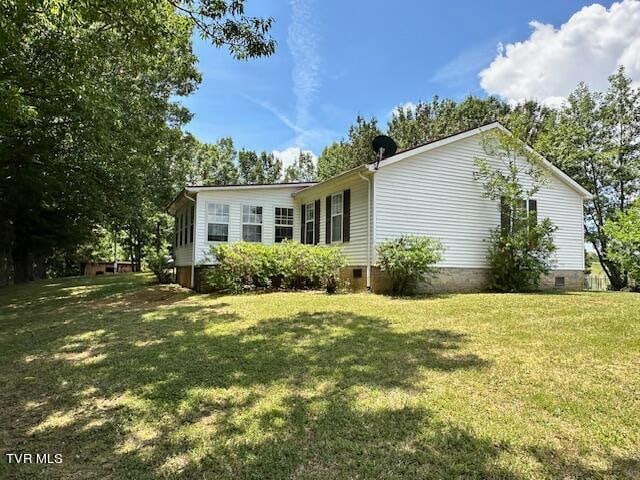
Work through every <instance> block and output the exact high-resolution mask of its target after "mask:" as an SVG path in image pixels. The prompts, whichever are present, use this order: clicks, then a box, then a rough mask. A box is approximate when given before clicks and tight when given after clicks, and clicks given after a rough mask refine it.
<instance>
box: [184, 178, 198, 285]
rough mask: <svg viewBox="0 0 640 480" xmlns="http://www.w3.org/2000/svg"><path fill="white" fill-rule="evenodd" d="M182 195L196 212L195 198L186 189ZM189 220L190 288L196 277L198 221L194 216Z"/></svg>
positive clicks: (195, 212)
mask: <svg viewBox="0 0 640 480" xmlns="http://www.w3.org/2000/svg"><path fill="white" fill-rule="evenodd" d="M184 196H185V198H188V199H189V200H191V201H192V202H193V214H194V215H196V214H197V213H198V212H197V208H196V199H195V198H191V197H190V196H189V194H188V193H187V191H186V190H185V192H184ZM191 220H192V221H193V243H192V244H191V288H192V289H193V287H194V285H195V277H196V265H195V264H196V240H197V239H198V237H197V235H196V233H197V225H198V222H196V219H195V218H193V219H191Z"/></svg>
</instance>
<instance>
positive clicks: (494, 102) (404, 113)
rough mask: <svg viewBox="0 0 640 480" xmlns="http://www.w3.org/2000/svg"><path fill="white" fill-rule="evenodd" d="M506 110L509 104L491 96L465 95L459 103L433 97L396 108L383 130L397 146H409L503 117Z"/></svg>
mask: <svg viewBox="0 0 640 480" xmlns="http://www.w3.org/2000/svg"><path fill="white" fill-rule="evenodd" d="M509 113H510V108H509V105H508V104H507V103H505V102H504V101H502V100H499V99H498V98H496V97H493V96H491V97H488V98H478V97H474V96H469V97H467V98H466V99H464V100H463V101H462V102H461V103H456V102H455V101H453V100H449V99H444V100H441V99H440V98H439V97H437V96H436V97H434V98H433V99H432V100H431V102H418V103H417V104H416V105H415V106H413V107H401V108H398V109H396V110H395V111H394V113H393V115H392V117H391V119H390V120H389V122H388V125H387V131H388V134H389V136H391V137H392V138H393V139H394V140H395V141H396V143H397V144H398V147H399V148H401V149H406V148H413V147H416V146H418V145H421V144H423V143H427V142H431V141H433V140H437V139H438V138H442V137H444V136H447V135H451V134H452V133H457V132H460V131H462V130H468V129H471V128H475V127H478V126H480V125H484V124H487V123H490V122H492V121H495V120H499V119H502V118H505V117H506V116H507V115H508V114H509Z"/></svg>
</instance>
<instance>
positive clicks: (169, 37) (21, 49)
mask: <svg viewBox="0 0 640 480" xmlns="http://www.w3.org/2000/svg"><path fill="white" fill-rule="evenodd" d="M1 8H2V15H1V16H0V32H1V33H0V160H1V163H0V212H1V213H0V222H1V223H2V230H3V233H4V235H3V237H2V238H1V239H0V240H2V242H3V243H2V245H1V246H0V250H1V251H2V252H3V255H2V263H3V265H0V270H2V271H3V272H4V276H5V280H6V277H7V276H8V273H7V272H9V271H11V269H13V271H14V272H15V280H16V281H23V280H27V279H30V278H33V277H34V276H41V275H42V274H43V273H44V270H45V269H46V268H47V258H49V257H50V256H51V255H52V254H53V253H54V252H55V251H56V250H58V249H71V248H73V247H74V246H75V245H78V244H80V243H81V242H82V241H83V240H84V239H86V238H87V237H88V236H89V235H90V232H91V231H92V230H93V229H94V226H95V225H96V224H102V225H118V228H123V229H125V230H126V231H128V232H129V235H130V237H132V240H131V241H132V242H133V243H136V244H139V243H140V242H139V239H133V237H141V236H142V234H141V233H136V232H137V231H142V229H143V226H142V224H143V223H145V222H144V220H143V219H142V218H141V215H143V214H145V213H148V211H149V209H155V210H157V209H158V207H160V206H161V205H162V204H163V203H166V202H167V201H168V200H169V199H170V198H171V196H172V194H173V190H174V188H175V185H176V184H177V183H183V182H184V180H185V178H186V173H187V171H188V168H187V167H188V163H189V162H190V159H189V158H188V157H189V156H190V152H189V151H188V150H189V149H188V148H187V147H188V145H189V138H188V137H187V136H185V134H184V133H183V132H182V130H181V127H182V125H184V123H185V122H187V121H188V120H189V119H190V114H189V112H188V111H187V110H186V109H185V108H184V107H182V106H181V105H180V104H179V103H177V102H176V101H175V98H176V97H178V96H184V95H188V94H190V93H191V92H193V91H194V89H195V88H196V87H197V85H198V83H199V82H200V80H201V78H200V74H199V72H198V71H197V69H196V60H197V59H196V57H195V55H194V54H193V51H192V44H191V41H192V40H191V39H192V33H193V32H194V30H197V31H199V32H200V34H201V35H202V36H203V37H204V38H206V39H208V40H210V41H211V42H212V43H213V45H215V46H226V47H227V48H228V49H229V51H230V53H231V54H232V55H233V56H234V57H236V58H239V59H245V58H253V57H257V56H263V55H269V54H271V53H273V51H274V48H275V42H274V41H273V39H271V37H270V35H269V30H270V28H271V25H272V19H271V18H264V19H263V18H254V17H250V16H247V15H246V14H245V10H244V1H242V0H230V1H224V0H200V1H186V2H177V1H169V0H165V1H151V0H135V1H134V0H130V1H121V2H112V1H108V0H91V1H79V0H78V1H76V0H46V1H42V0H18V1H8V0H4V1H2V4H1Z"/></svg>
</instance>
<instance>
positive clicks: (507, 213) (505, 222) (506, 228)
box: [500, 197, 511, 235]
mask: <svg viewBox="0 0 640 480" xmlns="http://www.w3.org/2000/svg"><path fill="white" fill-rule="evenodd" d="M500 231H501V232H502V235H509V233H510V232H511V207H510V206H509V202H507V199H506V198H505V197H501V198H500Z"/></svg>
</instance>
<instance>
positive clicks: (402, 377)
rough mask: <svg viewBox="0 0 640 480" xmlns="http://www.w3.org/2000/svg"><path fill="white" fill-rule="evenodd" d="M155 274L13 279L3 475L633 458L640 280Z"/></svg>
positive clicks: (1, 326) (0, 396) (518, 474)
mask: <svg viewBox="0 0 640 480" xmlns="http://www.w3.org/2000/svg"><path fill="white" fill-rule="evenodd" d="M149 282H150V278H149V277H148V276H145V275H122V276H119V277H115V278H114V277H105V278H91V279H88V278H82V279H71V280H57V281H48V282H38V283H34V284H31V285H25V286H16V287H8V288H3V289H1V290H0V412H1V413H0V440H1V441H0V450H2V451H1V452H0V453H1V454H2V459H0V477H8V478H25V479H27V478H28V479H30V478H36V477H37V478H73V479H85V478H96V479H98V478H99V479H104V478H123V479H124V478H158V477H160V478H162V477H168V478H172V477H177V476H181V478H194V479H201V478H211V479H224V478H230V479H234V480H237V479H244V478H255V479H267V478H294V479H298V478H313V479H328V478H399V477H404V478H410V479H415V478H433V479H441V478H478V479H480V478H503V479H530V478H576V479H577V478H639V477H640V295H639V294H633V293H582V294H564V295H563V294H532V295H491V294H478V295H450V296H440V297H428V298H422V299H413V300H411V299H394V298H389V297H384V296H376V295H368V294H359V295H338V296H326V295H324V294H322V293H273V294H262V295H244V296H235V297H233V296H211V295H194V294H190V293H189V292H187V291H185V290H182V289H179V288H176V287H168V286H157V285H151V284H150V283H149ZM6 452H16V453H20V452H32V453H51V454H54V453H61V454H62V455H63V463H62V464H61V465H50V466H35V465H31V466H19V467H15V466H13V465H8V464H7V461H6V457H5V455H4V453H6Z"/></svg>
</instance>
